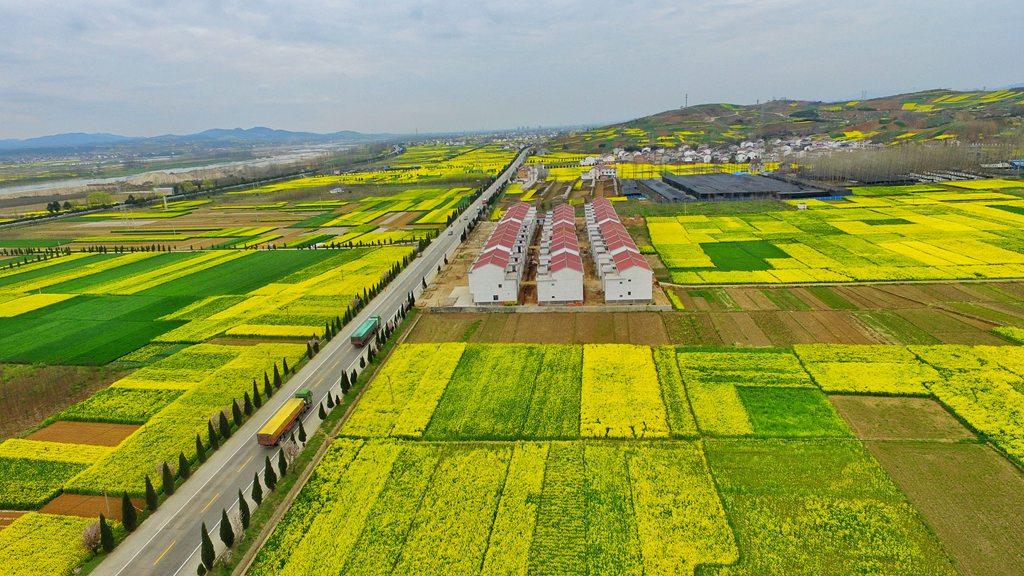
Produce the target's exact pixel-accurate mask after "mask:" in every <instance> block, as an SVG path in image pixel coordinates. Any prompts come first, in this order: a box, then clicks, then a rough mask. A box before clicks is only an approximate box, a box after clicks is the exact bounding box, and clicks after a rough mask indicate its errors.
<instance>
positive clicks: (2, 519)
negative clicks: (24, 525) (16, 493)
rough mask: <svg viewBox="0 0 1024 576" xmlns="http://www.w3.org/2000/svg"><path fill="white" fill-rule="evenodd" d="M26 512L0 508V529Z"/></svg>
mask: <svg viewBox="0 0 1024 576" xmlns="http://www.w3.org/2000/svg"><path fill="white" fill-rule="evenodd" d="M25 514H27V512H16V511H14V510H0V530H3V529H4V528H7V527H8V526H10V525H11V523H13V522H14V521H15V520H17V519H18V518H21V517H22V516H24V515H25Z"/></svg>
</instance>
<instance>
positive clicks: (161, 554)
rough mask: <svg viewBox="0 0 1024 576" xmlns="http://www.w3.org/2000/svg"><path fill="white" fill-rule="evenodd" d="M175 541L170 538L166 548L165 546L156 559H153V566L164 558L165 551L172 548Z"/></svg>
mask: <svg viewBox="0 0 1024 576" xmlns="http://www.w3.org/2000/svg"><path fill="white" fill-rule="evenodd" d="M177 542H178V541H177V540H172V541H171V543H170V544H169V545H168V546H167V548H165V549H164V551H163V552H161V553H160V555H159V556H157V557H156V560H153V566H156V565H157V564H158V563H160V561H161V560H163V559H164V556H166V555H167V553H168V552H170V551H171V548H174V545H175V544H177Z"/></svg>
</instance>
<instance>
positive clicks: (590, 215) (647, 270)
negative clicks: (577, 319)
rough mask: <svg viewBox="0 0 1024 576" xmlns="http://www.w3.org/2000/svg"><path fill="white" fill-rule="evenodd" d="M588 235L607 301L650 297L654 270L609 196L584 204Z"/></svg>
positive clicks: (637, 299) (649, 298) (638, 299)
mask: <svg viewBox="0 0 1024 576" xmlns="http://www.w3.org/2000/svg"><path fill="white" fill-rule="evenodd" d="M584 216H585V218H586V222H587V238H588V239H589V240H590V251H591V254H592V255H593V257H594V263H595V264H596V266H597V275H598V277H599V278H601V285H602V287H603V288H604V300H605V302H631V301H650V300H651V298H652V297H653V291H654V288H653V284H652V283H653V281H654V273H653V272H652V271H651V267H650V265H649V264H648V263H647V260H646V259H645V258H644V257H643V255H642V254H640V250H639V249H638V248H637V247H636V243H635V242H633V238H632V237H631V236H630V235H629V232H628V231H627V230H626V227H625V226H623V225H622V222H621V221H620V220H619V215H618V214H617V213H616V212H615V207H614V206H612V203H611V202H610V201H608V200H607V199H606V198H597V199H595V200H594V201H593V202H591V203H589V204H587V205H586V206H584Z"/></svg>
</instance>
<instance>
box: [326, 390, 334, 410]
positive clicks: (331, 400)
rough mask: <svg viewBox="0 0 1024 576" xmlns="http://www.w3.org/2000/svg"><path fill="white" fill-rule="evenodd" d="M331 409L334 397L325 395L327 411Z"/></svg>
mask: <svg viewBox="0 0 1024 576" xmlns="http://www.w3.org/2000/svg"><path fill="white" fill-rule="evenodd" d="M332 408H334V397H333V396H332V395H331V394H328V395H327V409H328V410H330V409H332Z"/></svg>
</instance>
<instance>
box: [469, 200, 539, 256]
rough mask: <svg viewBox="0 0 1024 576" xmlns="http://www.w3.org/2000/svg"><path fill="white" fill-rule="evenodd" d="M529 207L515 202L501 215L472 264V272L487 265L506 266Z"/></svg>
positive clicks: (524, 203) (523, 203)
mask: <svg viewBox="0 0 1024 576" xmlns="http://www.w3.org/2000/svg"><path fill="white" fill-rule="evenodd" d="M530 208H531V206H530V205H529V204H527V203H526V202H516V203H515V204H513V205H511V206H509V208H508V210H506V211H505V214H503V215H502V217H501V220H500V221H499V222H498V225H497V226H496V227H495V228H494V231H493V232H491V236H490V237H489V238H488V239H487V242H485V243H484V248H483V250H481V251H480V255H479V256H477V259H476V262H474V263H473V270H476V269H478V268H482V267H484V266H488V265H491V264H493V265H496V266H500V267H501V268H502V269H504V268H505V267H507V266H508V263H509V260H510V258H511V256H510V255H511V253H512V247H513V246H515V243H516V239H517V238H518V237H519V232H520V230H522V227H523V220H524V219H525V218H526V216H527V214H529V213H530Z"/></svg>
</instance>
